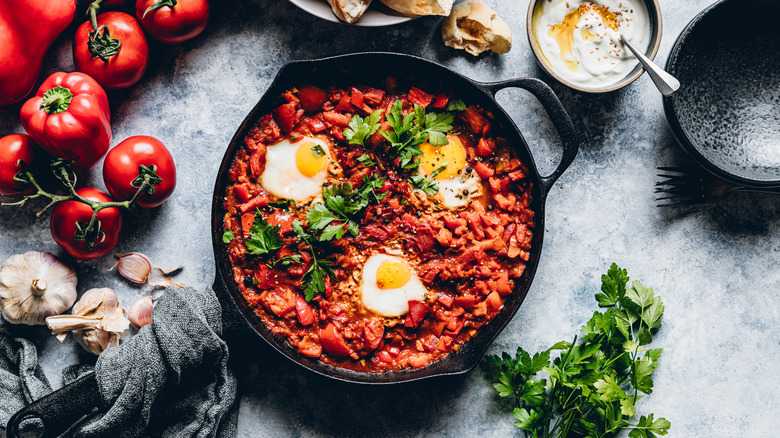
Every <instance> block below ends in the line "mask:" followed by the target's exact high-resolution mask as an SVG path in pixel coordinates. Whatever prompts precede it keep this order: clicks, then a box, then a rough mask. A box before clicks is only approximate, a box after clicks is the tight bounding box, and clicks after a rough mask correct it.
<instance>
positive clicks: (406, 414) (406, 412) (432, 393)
mask: <svg viewBox="0 0 780 438" xmlns="http://www.w3.org/2000/svg"><path fill="white" fill-rule="evenodd" d="M238 342H239V343H241V345H244V347H245V348H243V349H242V352H240V353H234V352H236V350H238V349H237V348H235V347H233V345H236V344H231V355H232V357H231V361H232V362H233V365H234V369H235V370H236V375H237V376H238V378H239V382H238V385H239V391H240V396H241V403H242V410H247V411H254V410H262V411H263V412H264V414H263V415H265V416H276V415H283V416H284V417H285V418H284V423H286V424H287V425H288V426H289V428H290V429H292V430H296V431H298V433H300V434H305V432H306V431H316V432H317V434H319V435H322V436H339V437H348V436H354V437H363V436H376V434H378V433H379V434H391V435H393V436H407V435H410V434H411V435H414V434H418V433H424V431H426V430H429V431H435V430H440V429H441V427H442V426H441V424H440V423H441V421H442V416H443V415H448V414H447V413H449V412H450V411H451V408H450V407H449V406H450V405H451V404H452V403H450V402H451V401H453V400H455V399H457V398H462V397H463V396H468V395H467V394H466V393H467V392H468V390H467V385H468V382H467V380H466V379H465V378H464V377H463V376H443V377H437V378H435V379H424V380H419V381H413V382H407V383H400V384H395V385H361V384H352V383H346V382H341V381H337V380H333V379H330V378H327V377H324V376H321V375H318V374H315V373H313V372H311V371H308V370H305V369H303V368H301V367H298V366H297V365H294V364H293V363H292V362H290V361H289V360H288V359H287V358H285V357H284V356H282V355H280V354H278V353H277V352H276V351H274V350H273V349H271V348H270V347H269V346H268V345H266V344H265V343H261V342H258V341H257V339H251V338H246V339H243V340H240V341H238ZM473 373H481V371H480V370H479V368H478V369H476V370H474V372H473ZM452 410H454V408H452ZM249 417H252V416H251V415H249ZM249 417H244V418H249ZM264 436H275V435H274V434H273V432H269V434H268V435H264ZM280 436H281V434H280Z"/></svg>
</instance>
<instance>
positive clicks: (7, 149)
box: [0, 134, 35, 196]
mask: <svg viewBox="0 0 780 438" xmlns="http://www.w3.org/2000/svg"><path fill="white" fill-rule="evenodd" d="M19 160H22V161H24V163H25V164H27V165H28V166H32V165H33V163H34V162H35V146H34V143H33V141H32V137H30V136H29V135H25V134H10V135H6V136H5V137H3V138H0V195H11V196H22V195H25V194H29V193H32V187H29V188H27V190H24V189H25V185H24V184H22V183H20V182H18V181H14V177H15V176H16V174H17V173H19V170H21V166H20V165H19Z"/></svg>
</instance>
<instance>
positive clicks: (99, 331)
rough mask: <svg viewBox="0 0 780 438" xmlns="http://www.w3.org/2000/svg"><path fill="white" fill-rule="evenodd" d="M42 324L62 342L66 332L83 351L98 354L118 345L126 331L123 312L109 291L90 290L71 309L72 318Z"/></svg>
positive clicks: (116, 298)
mask: <svg viewBox="0 0 780 438" xmlns="http://www.w3.org/2000/svg"><path fill="white" fill-rule="evenodd" d="M46 324H47V325H48V326H49V329H51V331H52V334H55V335H57V339H59V340H60V342H62V341H63V340H64V339H65V335H66V334H67V332H72V333H73V337H74V339H76V342H78V343H79V344H80V345H81V346H82V347H84V349H85V350H87V351H89V352H90V353H93V354H100V353H102V352H103V351H105V350H106V348H108V347H112V346H117V345H119V339H120V338H121V337H122V334H123V333H124V332H125V331H126V330H127V329H128V328H129V327H130V321H129V320H128V319H127V311H126V310H125V309H124V308H123V307H122V305H121V304H119V297H118V296H117V294H116V292H114V291H113V290H112V289H108V288H102V289H90V290H88V291H86V292H85V293H84V295H83V296H82V297H81V300H79V302H77V303H76V305H75V306H73V314H72V315H60V316H51V317H49V318H46Z"/></svg>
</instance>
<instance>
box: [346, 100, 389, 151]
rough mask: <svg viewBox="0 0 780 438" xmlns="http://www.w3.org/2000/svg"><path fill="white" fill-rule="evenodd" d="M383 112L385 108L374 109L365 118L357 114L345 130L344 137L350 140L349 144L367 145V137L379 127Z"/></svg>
mask: <svg viewBox="0 0 780 438" xmlns="http://www.w3.org/2000/svg"><path fill="white" fill-rule="evenodd" d="M382 113H384V110H381V109H378V110H374V111H373V112H372V113H371V114H369V115H368V117H366V118H365V119H364V118H363V117H360V116H359V115H357V114H355V115H354V116H352V119H351V120H350V121H349V128H347V129H345V130H344V138H346V139H347V141H349V144H359V145H361V146H363V145H365V144H366V139H367V138H368V137H371V136H372V135H373V134H374V133H375V132H376V131H377V130H378V129H379V126H380V124H381V123H380V120H382Z"/></svg>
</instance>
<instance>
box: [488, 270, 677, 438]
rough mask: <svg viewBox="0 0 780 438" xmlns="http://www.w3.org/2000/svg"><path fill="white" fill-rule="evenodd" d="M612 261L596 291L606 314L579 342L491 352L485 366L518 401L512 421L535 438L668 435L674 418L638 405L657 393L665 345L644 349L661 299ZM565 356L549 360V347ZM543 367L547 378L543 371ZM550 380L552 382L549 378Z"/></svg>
mask: <svg viewBox="0 0 780 438" xmlns="http://www.w3.org/2000/svg"><path fill="white" fill-rule="evenodd" d="M628 281H629V278H628V274H627V273H626V271H625V270H623V269H620V268H619V267H618V266H617V265H616V264H614V263H613V264H612V266H611V267H610V268H609V271H608V272H607V274H606V275H604V276H603V277H602V286H601V290H602V293H599V294H596V300H598V303H599V306H601V307H606V308H608V309H607V310H606V311H605V312H604V313H601V312H594V314H593V317H592V318H591V319H590V320H589V321H588V322H587V323H586V324H585V325H584V326H583V327H582V329H581V334H582V337H581V339H580V342H579V343H578V342H577V337H576V336H575V337H574V341H572V342H566V341H564V342H559V343H557V344H555V345H553V346H552V347H550V348H549V349H547V350H546V351H543V352H541V353H536V354H534V355H533V356H531V355H530V354H529V353H528V352H526V351H525V350H523V349H522V348H518V349H517V353H516V354H515V356H514V357H513V356H511V355H509V354H507V353H503V354H502V356H501V357H499V356H489V357H488V358H487V359H486V363H487V368H488V370H489V372H490V374H491V376H492V380H493V386H494V387H495V389H496V391H498V394H499V396H501V397H511V398H513V399H514V402H515V404H516V407H515V409H514V417H515V419H516V420H517V421H515V425H516V426H518V427H519V428H521V429H523V430H526V431H528V432H529V434H530V435H531V436H533V437H561V438H562V437H568V436H576V437H594V438H606V437H614V436H616V435H617V434H618V432H620V431H621V430H627V431H629V433H628V436H629V437H630V438H655V437H656V435H666V434H667V433H668V432H669V428H670V427H671V423H670V422H669V421H668V420H666V419H665V418H658V419H655V418H654V415H653V414H650V415H647V416H644V415H642V416H640V417H637V413H636V404H637V402H638V401H639V400H640V399H642V398H643V397H644V395H641V394H650V393H652V392H653V380H652V374H653V371H654V370H655V368H656V367H657V366H658V360H659V359H660V357H661V353H662V350H661V349H660V348H657V349H650V350H647V349H645V348H643V346H644V345H647V344H649V343H651V342H652V331H653V330H655V329H658V328H659V327H660V326H661V317H662V316H663V312H664V305H663V302H662V301H661V298H660V297H658V296H656V295H655V294H654V293H653V290H652V289H651V288H648V287H645V286H644V285H642V284H641V283H640V282H638V281H634V282H633V283H631V285H630V286H628V285H627V284H628ZM553 351H560V355H559V356H558V357H555V358H554V359H553V360H552V361H550V357H551V353H552V352H553ZM540 373H542V375H543V376H546V378H545V377H539V376H538V374H540ZM548 379H549V380H548Z"/></svg>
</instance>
